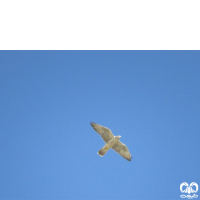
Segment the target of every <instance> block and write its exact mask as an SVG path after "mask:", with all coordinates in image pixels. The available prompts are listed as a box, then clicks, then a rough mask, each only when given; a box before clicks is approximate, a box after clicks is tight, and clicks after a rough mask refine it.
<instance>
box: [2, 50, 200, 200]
mask: <svg viewBox="0 0 200 200" xmlns="http://www.w3.org/2000/svg"><path fill="white" fill-rule="evenodd" d="M0 94H1V97H0V105H1V108H0V119H1V120H0V199H67V200H68V199H90V200H92V199H97V200H100V199H120V200H122V199H127V200H130V199H181V198H180V195H181V192H180V184H181V183H182V182H188V183H189V184H190V183H191V182H196V183H197V184H199V186H200V156H199V153H200V51H1V52H0ZM90 122H95V123H98V124H101V125H103V126H106V127H108V128H110V129H111V130H112V132H113V134H114V135H121V136H122V137H121V139H120V140H121V141H122V142H123V143H125V144H126V145H127V146H128V148H129V150H130V152H131V155H132V157H133V158H132V161H131V162H129V161H127V160H125V159H124V158H122V157H121V156H120V155H118V154H117V153H115V152H114V151H113V150H109V151H108V153H107V154H106V155H105V156H104V157H100V156H99V155H97V151H99V150H100V149H101V148H102V147H103V145H104V142H103V140H102V139H101V137H100V136H99V135H98V134H97V133H96V132H95V131H94V130H93V129H92V127H91V126H90ZM198 193H199V192H198ZM198 193H197V194H198ZM199 195H200V193H199ZM198 198H200V197H198Z"/></svg>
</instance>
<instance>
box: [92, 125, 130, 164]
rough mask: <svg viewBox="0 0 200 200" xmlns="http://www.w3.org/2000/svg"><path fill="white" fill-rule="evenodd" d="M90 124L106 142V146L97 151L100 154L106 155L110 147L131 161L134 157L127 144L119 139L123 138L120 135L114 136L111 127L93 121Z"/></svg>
mask: <svg viewBox="0 0 200 200" xmlns="http://www.w3.org/2000/svg"><path fill="white" fill-rule="evenodd" d="M90 124H91V126H92V127H93V129H94V130H95V131H96V132H97V133H98V134H99V135H100V136H101V137H102V138H103V140H104V142H105V143H106V144H105V145H104V147H103V148H102V149H101V150H99V151H98V152H97V153H98V154H99V155H100V156H104V155H105V154H106V153H107V151H108V150H109V149H113V150H114V151H116V152H117V153H119V154H120V155H121V156H122V157H123V158H125V159H127V160H128V161H131V159H132V157H131V154H130V152H129V150H128V148H127V146H126V145H125V144H123V143H121V142H120V141H119V139H120V138H121V136H120V135H119V136H114V135H113V134H112V132H111V130H110V129H108V128H106V127H104V126H101V125H99V124H96V123H94V122H91V123H90Z"/></svg>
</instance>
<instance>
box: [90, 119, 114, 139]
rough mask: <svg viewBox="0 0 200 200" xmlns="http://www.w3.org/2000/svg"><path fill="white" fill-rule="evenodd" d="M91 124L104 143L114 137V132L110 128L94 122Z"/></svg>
mask: <svg viewBox="0 0 200 200" xmlns="http://www.w3.org/2000/svg"><path fill="white" fill-rule="evenodd" d="M90 124H91V126H92V127H93V129H94V130H95V131H96V132H97V133H99V135H101V137H102V138H103V140H104V142H108V141H109V140H110V139H112V138H113V137H114V135H113V134H112V132H111V130H110V129H109V128H106V127H104V126H101V125H99V124H96V123H94V122H91V123H90Z"/></svg>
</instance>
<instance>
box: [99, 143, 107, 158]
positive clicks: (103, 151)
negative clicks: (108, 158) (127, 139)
mask: <svg viewBox="0 0 200 200" xmlns="http://www.w3.org/2000/svg"><path fill="white" fill-rule="evenodd" d="M108 150H109V148H108V147H107V145H105V146H104V147H103V148H102V149H101V150H99V151H98V152H97V153H98V154H99V155H100V156H104V155H105V154H106V153H107V151H108Z"/></svg>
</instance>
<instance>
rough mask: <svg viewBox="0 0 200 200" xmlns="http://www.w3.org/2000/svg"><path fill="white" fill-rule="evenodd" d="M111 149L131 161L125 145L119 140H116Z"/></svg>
mask: <svg viewBox="0 0 200 200" xmlns="http://www.w3.org/2000/svg"><path fill="white" fill-rule="evenodd" d="M112 149H113V150H115V151H116V152H117V153H119V154H120V155H121V156H122V157H123V158H125V159H127V160H128V161H131V158H132V157H131V154H130V152H129V150H128V148H127V146H126V145H125V144H123V143H121V142H120V141H118V142H117V143H116V144H115V145H114V146H113V147H112Z"/></svg>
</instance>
